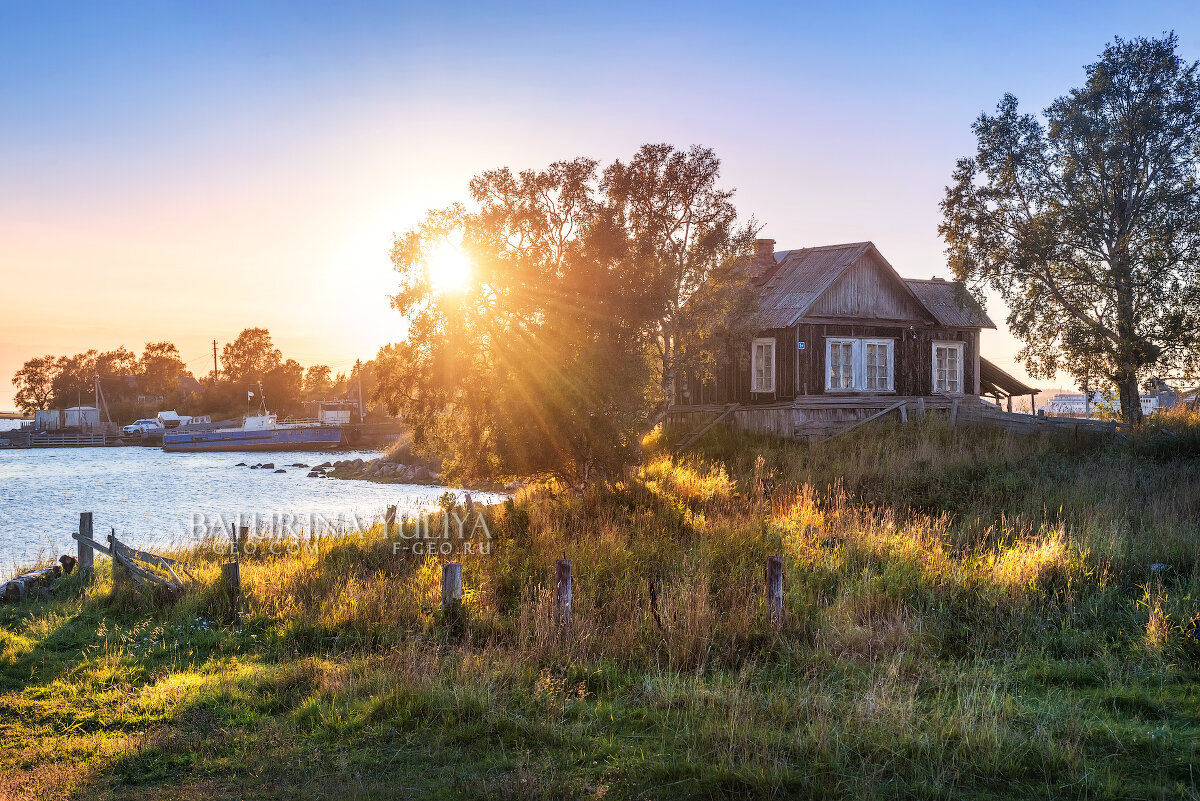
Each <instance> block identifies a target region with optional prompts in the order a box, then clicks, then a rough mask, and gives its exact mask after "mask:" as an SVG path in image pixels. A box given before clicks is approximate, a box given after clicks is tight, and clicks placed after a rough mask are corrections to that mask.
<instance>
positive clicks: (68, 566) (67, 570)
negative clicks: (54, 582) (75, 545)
mask: <svg viewBox="0 0 1200 801" xmlns="http://www.w3.org/2000/svg"><path fill="white" fill-rule="evenodd" d="M58 561H59V562H60V563H61V564H62V569H63V573H64V574H65V575H68V576H69V575H71V573H72V572H74V570H75V561H76V560H75V557H74V556H70V555H69V554H63V555H62V556H60V557H58Z"/></svg>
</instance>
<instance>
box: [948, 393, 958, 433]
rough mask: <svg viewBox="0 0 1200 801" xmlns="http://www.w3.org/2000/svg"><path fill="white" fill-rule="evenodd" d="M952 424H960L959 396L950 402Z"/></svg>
mask: <svg viewBox="0 0 1200 801" xmlns="http://www.w3.org/2000/svg"><path fill="white" fill-rule="evenodd" d="M950 425H952V426H956V425H958V398H955V399H954V400H953V401H952V402H951V403H950Z"/></svg>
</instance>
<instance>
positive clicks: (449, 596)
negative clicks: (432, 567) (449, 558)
mask: <svg viewBox="0 0 1200 801" xmlns="http://www.w3.org/2000/svg"><path fill="white" fill-rule="evenodd" d="M461 603H462V565H460V564H459V563H458V562H447V563H446V564H444V565H442V610H443V611H445V612H449V611H450V610H452V609H454V608H455V607H457V606H458V605H459V604H461Z"/></svg>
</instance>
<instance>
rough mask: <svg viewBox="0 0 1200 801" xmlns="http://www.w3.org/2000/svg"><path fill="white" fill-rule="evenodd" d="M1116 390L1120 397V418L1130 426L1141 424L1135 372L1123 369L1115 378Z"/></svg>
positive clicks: (1139, 398) (1140, 396)
mask: <svg viewBox="0 0 1200 801" xmlns="http://www.w3.org/2000/svg"><path fill="white" fill-rule="evenodd" d="M1117 390H1118V392H1119V393H1120V397H1121V417H1122V419H1124V420H1125V422H1126V423H1129V424H1130V425H1134V426H1137V425H1141V424H1142V419H1143V418H1142V395H1141V392H1140V391H1139V389H1138V376H1137V370H1136V369H1134V368H1132V367H1125V368H1124V369H1123V370H1122V371H1121V373H1120V374H1119V375H1118V376H1117Z"/></svg>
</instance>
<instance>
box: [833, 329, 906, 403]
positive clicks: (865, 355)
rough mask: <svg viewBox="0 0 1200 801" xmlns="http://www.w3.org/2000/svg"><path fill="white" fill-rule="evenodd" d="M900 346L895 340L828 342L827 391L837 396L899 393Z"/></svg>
mask: <svg viewBox="0 0 1200 801" xmlns="http://www.w3.org/2000/svg"><path fill="white" fill-rule="evenodd" d="M895 353H896V342H895V340H891V339H849V338H843V337H829V338H828V339H826V340H825V389H827V390H831V391H834V392H838V391H841V392H892V391H894V390H895V381H894V378H893V377H894V375H895Z"/></svg>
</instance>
